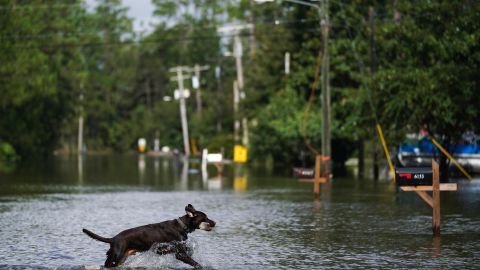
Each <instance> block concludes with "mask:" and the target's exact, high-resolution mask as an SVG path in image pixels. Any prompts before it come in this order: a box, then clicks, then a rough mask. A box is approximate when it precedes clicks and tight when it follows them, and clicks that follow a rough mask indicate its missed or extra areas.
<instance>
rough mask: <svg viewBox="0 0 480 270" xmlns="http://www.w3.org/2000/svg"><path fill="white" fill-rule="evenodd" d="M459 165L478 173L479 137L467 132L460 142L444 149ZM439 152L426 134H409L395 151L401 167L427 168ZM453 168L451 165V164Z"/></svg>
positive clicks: (479, 161)
mask: <svg viewBox="0 0 480 270" xmlns="http://www.w3.org/2000/svg"><path fill="white" fill-rule="evenodd" d="M446 150H447V151H448V152H449V153H450V154H452V156H453V157H454V158H455V160H456V161H458V163H460V165H462V166H463V167H464V168H465V169H466V170H467V171H469V172H472V173H480V137H479V136H477V135H475V134H473V133H471V132H468V133H465V134H464V135H463V136H462V140H460V141H458V142H456V143H455V144H451V145H450V146H449V147H448V149H446ZM439 154H440V150H439V149H438V148H437V147H435V145H433V143H432V142H431V141H430V140H429V138H428V136H427V134H425V133H421V134H409V135H407V138H406V140H405V141H404V143H402V144H400V145H399V146H398V149H397V154H396V159H397V161H398V163H399V165H401V166H403V167H429V166H431V160H432V158H433V156H434V155H435V156H438V155H439ZM451 166H453V164H451Z"/></svg>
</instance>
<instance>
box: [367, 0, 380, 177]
mask: <svg viewBox="0 0 480 270" xmlns="http://www.w3.org/2000/svg"><path fill="white" fill-rule="evenodd" d="M368 21H369V25H370V76H371V80H372V83H373V76H374V75H375V73H376V72H377V48H376V43H375V11H374V10H373V7H369V9H368ZM376 124H377V120H376V119H375V125H376ZM373 133H374V138H375V137H376V133H377V132H376V130H375V129H374V130H373ZM376 141H377V140H375V139H374V140H373V147H372V163H373V168H372V169H373V179H374V180H378V176H379V166H378V154H377V143H376Z"/></svg>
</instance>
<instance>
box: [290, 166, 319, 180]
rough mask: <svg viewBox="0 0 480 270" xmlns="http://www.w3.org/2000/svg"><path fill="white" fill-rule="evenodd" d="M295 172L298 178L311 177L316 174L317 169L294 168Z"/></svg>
mask: <svg viewBox="0 0 480 270" xmlns="http://www.w3.org/2000/svg"><path fill="white" fill-rule="evenodd" d="M293 174H294V175H295V177H296V178H298V179H311V178H313V177H314V176H315V169H311V168H293Z"/></svg>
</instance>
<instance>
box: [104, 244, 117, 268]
mask: <svg viewBox="0 0 480 270" xmlns="http://www.w3.org/2000/svg"><path fill="white" fill-rule="evenodd" d="M104 266H105V267H114V266H115V265H114V264H113V255H112V248H110V249H109V250H108V251H107V260H105V264H104Z"/></svg>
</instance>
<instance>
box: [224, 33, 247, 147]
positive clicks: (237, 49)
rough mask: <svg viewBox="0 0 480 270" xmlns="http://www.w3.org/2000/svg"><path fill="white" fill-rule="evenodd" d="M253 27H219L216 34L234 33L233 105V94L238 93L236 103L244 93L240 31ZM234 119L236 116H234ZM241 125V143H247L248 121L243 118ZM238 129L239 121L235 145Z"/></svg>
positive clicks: (236, 126) (237, 140)
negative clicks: (235, 75)
mask: <svg viewBox="0 0 480 270" xmlns="http://www.w3.org/2000/svg"><path fill="white" fill-rule="evenodd" d="M252 28H253V25H252V24H245V25H237V26H226V27H221V28H219V29H218V32H223V33H225V32H227V33H229V32H233V33H234V38H233V41H234V45H233V56H234V57H235V66H236V69H237V83H236V85H237V88H238V90H235V83H234V89H233V91H234V103H235V98H236V97H235V92H236V91H237V92H238V102H240V99H243V98H245V91H244V86H245V85H244V77H243V64H242V55H243V47H242V41H241V39H240V35H239V34H240V31H241V30H244V29H252ZM235 112H238V108H237V109H235V108H234V113H235ZM234 117H236V116H234ZM242 123H243V135H242V142H243V143H244V144H245V143H248V127H247V125H248V121H247V118H246V117H243V119H242ZM237 128H238V129H237ZM239 128H240V120H238V125H237V122H236V121H235V126H234V129H235V143H238V142H239V141H240V136H239V135H238V136H237V135H236V134H237V133H238V130H239Z"/></svg>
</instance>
